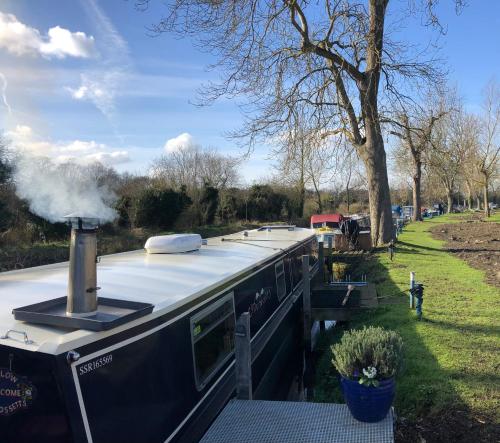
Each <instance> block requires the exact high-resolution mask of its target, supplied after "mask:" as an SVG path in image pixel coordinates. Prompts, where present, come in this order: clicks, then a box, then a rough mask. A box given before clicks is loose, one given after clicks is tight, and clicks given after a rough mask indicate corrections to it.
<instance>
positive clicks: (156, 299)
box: [0, 219, 317, 443]
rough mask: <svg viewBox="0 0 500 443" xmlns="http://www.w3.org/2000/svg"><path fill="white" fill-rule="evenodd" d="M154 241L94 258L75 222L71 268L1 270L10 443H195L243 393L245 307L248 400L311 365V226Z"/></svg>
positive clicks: (4, 421)
mask: <svg viewBox="0 0 500 443" xmlns="http://www.w3.org/2000/svg"><path fill="white" fill-rule="evenodd" d="M152 240H153V241H152V242H148V243H149V248H148V250H138V251H132V252H125V253H120V254H113V255H108V256H103V257H99V259H98V260H96V255H95V251H96V249H95V229H94V228H93V227H92V226H90V227H89V226H87V225H86V224H85V221H84V223H82V220H81V219H78V223H77V224H76V225H75V224H73V229H72V237H71V249H70V261H69V262H66V263H58V264H52V265H47V266H40V267H36V268H30V269H24V270H17V271H11V272H4V273H1V274H0V441H1V442H2V443H14V442H15V443H22V442H37V443H46V442H47V443H48V442H50V443H57V442H77V443H80V442H95V443H101V442H103V443H104V442H105V443H113V442H121V443H123V442H130V443H134V442H138V443H139V442H140V443H155V442H158V443H160V442H162V443H163V442H196V441H198V440H199V439H200V438H201V437H202V436H203V434H204V432H205V431H206V429H207V428H208V427H209V425H210V423H211V422H212V421H213V420H214V418H215V417H216V416H217V414H218V413H219V412H220V411H221V410H222V408H223V407H224V405H225V404H226V403H227V402H228V401H229V399H230V398H231V397H232V396H234V395H235V388H236V380H235V362H234V329H235V323H236V319H237V318H238V317H239V316H240V315H241V314H242V313H244V312H249V313H250V318H251V323H250V324H251V342H252V350H253V351H255V352H253V355H254V357H253V361H252V386H253V394H254V398H258V399H280V398H281V399H282V398H284V397H285V396H286V395H287V390H288V387H289V386H290V384H291V383H292V382H293V381H294V380H295V379H296V378H297V377H300V376H301V374H302V372H303V367H302V365H303V355H302V354H301V353H300V347H301V337H302V331H301V322H300V318H301V309H302V301H301V298H302V256H303V255H305V254H307V255H309V256H310V257H311V258H310V267H311V268H310V269H311V272H315V270H316V268H317V264H316V263H317V258H316V257H317V240H316V236H315V233H314V231H312V230H310V229H303V228H297V227H294V226H269V227H263V228H260V229H256V230H249V231H245V232H240V233H237V234H232V235H228V236H225V237H216V238H209V239H206V240H203V242H201V238H200V239H198V240H197V239H196V238H194V240H195V243H198V242H199V244H196V245H195V246H192V245H191V246H186V245H189V244H191V243H190V242H191V240H193V237H191V238H189V237H186V236H178V237H176V238H170V239H168V240H169V244H170V246H171V247H172V245H174V246H175V245H177V246H175V247H174V248H173V249H171V250H169V251H166V250H163V249H162V247H163V246H162V242H161V239H160V241H158V242H156V243H155V241H154V239H152ZM202 243H203V244H202ZM179 245H180V246H179ZM146 246H147V247H148V244H147V245H146ZM176 248H177V249H176ZM186 249H188V250H186ZM164 252H169V253H164ZM96 262H97V263H96Z"/></svg>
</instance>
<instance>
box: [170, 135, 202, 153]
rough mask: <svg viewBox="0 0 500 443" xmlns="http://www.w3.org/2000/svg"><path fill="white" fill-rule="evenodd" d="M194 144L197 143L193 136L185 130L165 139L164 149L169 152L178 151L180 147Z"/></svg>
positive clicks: (186, 147)
mask: <svg viewBox="0 0 500 443" xmlns="http://www.w3.org/2000/svg"><path fill="white" fill-rule="evenodd" d="M196 145H197V143H196V142H195V139H194V137H193V136H192V135H191V134H188V133H187V132H183V133H182V134H180V135H178V136H177V137H174V138H171V139H169V140H167V142H166V143H165V146H164V149H165V151H167V152H168V153H171V152H177V151H180V150H182V149H189V148H192V147H194V146H196Z"/></svg>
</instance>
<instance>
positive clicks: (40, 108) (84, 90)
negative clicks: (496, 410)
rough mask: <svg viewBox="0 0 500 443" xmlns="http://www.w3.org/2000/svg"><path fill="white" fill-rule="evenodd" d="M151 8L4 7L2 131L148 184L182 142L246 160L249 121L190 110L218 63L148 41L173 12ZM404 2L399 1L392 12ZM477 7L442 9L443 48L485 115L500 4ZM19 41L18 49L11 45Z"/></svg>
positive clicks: (267, 164) (223, 111)
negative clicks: (240, 139)
mask: <svg viewBox="0 0 500 443" xmlns="http://www.w3.org/2000/svg"><path fill="white" fill-rule="evenodd" d="M152 3H154V6H153V7H151V8H150V9H149V10H147V11H146V12H139V11H137V10H136V9H135V8H134V2H133V0H129V1H124V0H81V1H78V0H36V1H33V0H2V2H1V3H0V13H1V14H2V15H1V16H0V18H2V20H0V73H1V75H0V91H1V90H2V87H3V88H4V90H5V100H6V103H4V102H3V99H2V100H0V128H2V129H3V130H4V131H6V132H7V134H8V135H10V138H12V139H15V140H16V141H18V142H19V143H25V144H30V146H31V147H33V149H36V150H38V151H40V152H42V153H44V152H47V153H49V152H50V154H51V155H53V156H60V157H64V156H67V157H71V156H75V155H77V156H84V157H88V158H91V159H92V158H94V159H99V160H101V161H103V162H104V163H106V164H110V165H113V166H114V167H116V168H117V169H118V170H120V171H124V170H128V171H131V172H141V173H144V172H145V171H146V169H147V167H148V165H149V164H150V162H151V160H152V159H153V158H155V157H158V156H159V155H161V154H162V153H163V152H165V151H164V146H165V144H166V142H167V141H168V140H171V139H175V138H176V137H178V136H179V135H180V134H183V133H189V134H190V135H191V136H192V137H193V138H194V140H195V141H196V142H198V143H200V144H202V145H205V146H212V147H217V148H218V149H219V150H220V151H221V152H224V153H232V154H238V153H241V151H239V150H238V148H236V147H235V145H234V143H233V142H231V141H229V140H227V139H226V138H225V137H224V134H225V133H226V132H227V131H230V130H233V129H237V128H238V127H239V126H240V124H241V122H242V119H241V116H240V113H239V109H238V107H237V104H236V103H234V102H231V101H228V100H223V101H220V102H218V103H216V104H215V105H213V106H210V107H204V108H198V107H195V106H193V105H192V104H190V102H192V101H194V100H195V99H196V89H197V88H198V87H199V86H201V84H202V83H203V82H206V81H207V80H210V79H217V73H216V72H207V70H206V69H205V67H206V65H207V64H209V63H210V62H213V60H212V59H211V57H210V56H209V55H208V54H205V53H201V52H199V51H198V50H196V49H195V48H193V46H192V42H190V41H189V40H188V39H184V40H179V39H175V38H174V37H173V36H171V35H168V34H163V35H160V36H157V37H151V36H150V35H148V34H149V33H148V31H147V27H148V25H150V24H151V23H154V22H155V21H157V20H158V18H159V17H160V15H161V13H162V11H164V7H163V6H162V3H163V2H160V1H156V2H154V1H152ZM406 3H407V0H392V1H391V4H390V8H392V9H390V11H392V12H394V13H398V12H399V11H400V7H401V5H403V4H406ZM470 3H471V5H470V6H469V7H468V8H466V9H465V10H464V11H463V12H462V13H461V15H459V16H456V15H455V11H454V7H453V4H452V1H451V0H441V4H440V7H439V11H440V17H441V19H442V22H443V23H444V24H445V25H446V27H447V34H446V35H445V36H444V37H442V38H441V41H440V43H441V45H442V47H443V49H442V51H441V56H442V57H443V58H445V59H446V60H447V62H448V67H449V69H450V81H451V83H452V84H455V83H456V84H457V86H458V88H459V90H460V92H461V93H462V95H463V96H464V99H465V102H466V105H467V106H468V107H469V108H470V109H471V110H476V109H478V107H479V104H480V101H481V89H482V88H483V87H484V85H485V84H486V82H487V81H488V80H489V79H490V78H492V77H493V76H494V75H495V74H498V72H499V70H500V69H499V68H500V50H499V48H500V32H499V29H500V18H499V17H500V2H499V1H497V0H483V1H481V2H478V1H475V2H470ZM417 22H418V21H415V20H414V21H413V22H412V23H409V25H408V27H407V28H406V29H405V30H404V31H402V33H403V34H405V36H406V37H407V38H408V39H409V40H411V41H412V42H416V43H421V42H425V41H427V40H428V39H429V37H430V36H431V35H430V33H429V32H430V31H429V30H428V29H426V28H422V27H420V26H419V24H418V23H417ZM2 25H3V26H4V29H3V31H2V28H1V27H2ZM6 26H8V29H7V28H6ZM56 27H58V28H56ZM54 28H56V30H55V31H54ZM6 29H7V31H6ZM51 29H52V31H50V32H49V30H51ZM13 30H17V31H16V32H20V34H18V35H19V36H20V37H19V38H18V39H17V40H13V39H12V36H10V37H9V35H7V34H8V33H9V32H10V33H12V32H13ZM2 39H3V40H2ZM9 108H10V110H9ZM9 111H10V112H9ZM267 152H268V147H266V146H260V147H258V148H257V149H256V151H255V152H254V153H253V155H252V156H251V158H250V159H249V160H248V161H247V162H246V163H245V164H244V165H243V166H242V174H243V176H244V178H245V180H246V181H247V182H252V181H253V180H254V179H258V178H259V177H262V176H268V175H270V174H271V161H269V160H266V157H267Z"/></svg>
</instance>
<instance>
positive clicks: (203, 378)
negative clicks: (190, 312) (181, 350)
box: [191, 292, 235, 390]
mask: <svg viewBox="0 0 500 443" xmlns="http://www.w3.org/2000/svg"><path fill="white" fill-rule="evenodd" d="M234 327H235V314H234V299H233V293H232V292H231V293H230V294H228V295H227V296H225V297H224V298H223V299H222V300H219V301H218V302H216V303H214V304H213V305H211V306H209V307H208V308H206V309H204V310H203V311H201V312H199V313H198V314H196V315H195V316H193V317H192V318H191V338H192V343H193V359H194V375H195V379H196V386H197V387H198V389H199V390H200V389H203V387H204V386H205V385H206V384H207V382H208V381H209V380H210V379H211V378H212V377H213V376H214V375H215V373H216V372H217V370H218V369H219V368H220V367H221V366H222V365H223V364H224V363H225V362H226V361H227V360H228V358H229V357H230V356H231V354H232V352H233V350H234Z"/></svg>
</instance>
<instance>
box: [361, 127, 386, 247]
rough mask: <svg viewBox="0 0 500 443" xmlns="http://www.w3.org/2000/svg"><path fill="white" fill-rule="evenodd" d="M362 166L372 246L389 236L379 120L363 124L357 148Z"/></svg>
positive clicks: (383, 154) (383, 156) (382, 143)
mask: <svg viewBox="0 0 500 443" xmlns="http://www.w3.org/2000/svg"><path fill="white" fill-rule="evenodd" d="M359 153H360V156H361V158H362V160H363V163H364V165H365V169H366V176H367V177H366V178H367V184H368V197H369V201H370V203H369V204H370V223H371V234H372V242H373V246H379V245H382V244H384V243H389V242H390V241H391V239H392V237H393V232H392V231H393V226H392V212H391V196H390V193H389V180H388V178H387V162H386V155H385V149H384V139H383V138H382V135H381V131H380V123H379V122H378V119H377V120H372V123H371V124H370V125H368V127H367V128H366V142H365V144H364V146H363V147H362V148H361V149H360V151H359Z"/></svg>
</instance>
